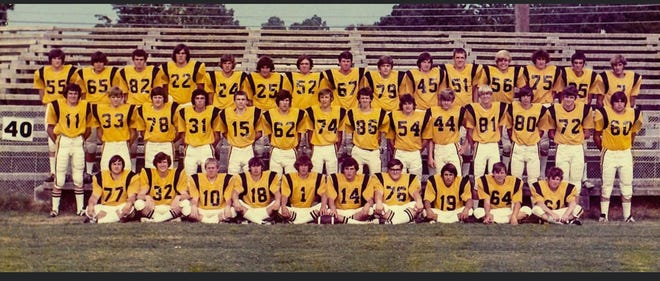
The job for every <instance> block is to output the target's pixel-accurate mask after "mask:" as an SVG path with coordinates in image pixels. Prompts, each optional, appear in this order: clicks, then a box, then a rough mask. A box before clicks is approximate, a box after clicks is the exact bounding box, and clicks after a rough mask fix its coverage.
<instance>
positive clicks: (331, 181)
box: [318, 173, 374, 210]
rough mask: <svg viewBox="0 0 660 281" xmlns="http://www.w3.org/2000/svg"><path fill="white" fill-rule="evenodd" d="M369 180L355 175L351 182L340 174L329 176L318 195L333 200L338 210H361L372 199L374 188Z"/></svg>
mask: <svg viewBox="0 0 660 281" xmlns="http://www.w3.org/2000/svg"><path fill="white" fill-rule="evenodd" d="M369 179H370V177H367V176H365V175H363V174H356V175H355V178H354V179H353V181H348V180H347V179H346V176H344V174H342V173H336V174H330V175H329V176H328V183H327V184H326V185H325V186H324V187H323V188H322V189H319V191H318V193H319V194H325V195H326V196H327V197H328V199H330V200H333V201H334V202H335V207H336V208H337V209H339V210H349V209H357V208H361V207H362V206H364V204H366V203H367V201H369V200H371V199H373V197H374V188H373V186H372V184H370V182H369Z"/></svg>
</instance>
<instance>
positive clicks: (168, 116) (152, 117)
mask: <svg viewBox="0 0 660 281" xmlns="http://www.w3.org/2000/svg"><path fill="white" fill-rule="evenodd" d="M178 106H179V105H178V104H177V103H176V102H175V103H172V102H168V103H166V104H164V105H163V108H161V109H160V110H156V109H154V107H153V105H151V104H150V103H147V104H144V105H142V106H140V107H138V109H137V116H138V118H137V119H136V128H137V130H138V131H142V132H143V133H142V137H143V138H144V140H145V141H149V142H171V141H173V140H174V139H175V138H176V133H177V129H176V120H175V118H176V108H177V107H178Z"/></svg>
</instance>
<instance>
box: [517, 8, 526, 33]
mask: <svg viewBox="0 0 660 281" xmlns="http://www.w3.org/2000/svg"><path fill="white" fill-rule="evenodd" d="M515 16H516V32H529V4H515Z"/></svg>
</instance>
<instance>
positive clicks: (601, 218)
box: [598, 214, 608, 222]
mask: <svg viewBox="0 0 660 281" xmlns="http://www.w3.org/2000/svg"><path fill="white" fill-rule="evenodd" d="M598 222H608V220H607V216H606V215H605V214H600V218H598Z"/></svg>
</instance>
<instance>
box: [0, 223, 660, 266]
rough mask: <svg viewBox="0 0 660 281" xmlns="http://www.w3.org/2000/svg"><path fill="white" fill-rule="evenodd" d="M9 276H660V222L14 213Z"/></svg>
mask: <svg viewBox="0 0 660 281" xmlns="http://www.w3.org/2000/svg"><path fill="white" fill-rule="evenodd" d="M3 213H4V214H3V216H2V217H1V218H0V223H1V224H2V225H3V227H2V228H1V229H0V237H1V238H0V241H2V242H1V243H0V271H2V272H26V271H29V272H44V271H56V272H62V271H76V272H77V271H100V272H108V271H118V272H143V271H145V272H162V271H175V272H200V271H223V272H237V271H241V272H242V271H250V272H255V271H256V272H263V271H312V272H316V271H331V272H338V271H341V272H356V271H366V272H376V271H388V272H391V271H399V272H400V271H415V272H429V271H430V272H436V271H442V272H482V271H486V272H520V271H525V272H526V271H532V272H548V271H553V272H567V271H568V272H576V271H577V272H602V271H629V272H654V271H660V263H658V262H657V257H658V256H659V254H660V246H659V244H658V243H659V242H658V241H660V219H659V218H657V217H655V218H652V219H650V218H647V219H644V220H640V221H639V222H637V223H636V224H632V225H631V224H624V223H622V222H620V221H615V222H610V223H608V224H599V223H597V222H596V221H594V220H591V219H589V220H585V221H584V225H582V226H558V225H548V224H545V225H532V224H525V225H520V226H518V227H512V226H509V225H481V224H469V225H468V224H454V225H441V224H416V225H394V226H393V225H334V226H331V225H202V224H192V223H187V222H179V223H176V222H170V223H164V224H140V223H136V222H134V223H126V224H110V225H88V224H82V218H81V217H75V216H73V215H72V214H63V215H61V216H60V217H58V218H55V219H48V218H46V216H45V214H42V213H35V212H25V211H5V212H3Z"/></svg>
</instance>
